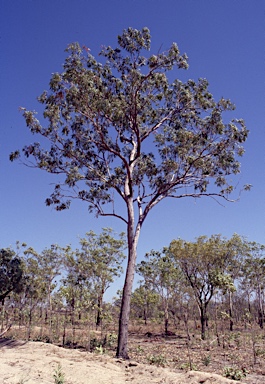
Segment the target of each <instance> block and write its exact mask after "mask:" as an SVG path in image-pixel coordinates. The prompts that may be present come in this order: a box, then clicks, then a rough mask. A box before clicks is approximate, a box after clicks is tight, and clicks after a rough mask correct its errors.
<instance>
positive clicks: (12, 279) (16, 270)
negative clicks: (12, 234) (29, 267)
mask: <svg viewBox="0 0 265 384" xmlns="http://www.w3.org/2000/svg"><path fill="white" fill-rule="evenodd" d="M22 277H23V266H22V261H21V259H20V258H19V257H18V256H16V254H15V252H14V251H12V250H11V249H0V302H2V304H4V300H5V298H6V296H7V295H8V294H9V293H10V292H12V291H14V292H17V293H19V292H21V290H22V288H23V282H22Z"/></svg>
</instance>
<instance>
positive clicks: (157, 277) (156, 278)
mask: <svg viewBox="0 0 265 384" xmlns="http://www.w3.org/2000/svg"><path fill="white" fill-rule="evenodd" d="M145 257H146V259H147V260H143V261H141V263H140V264H138V265H137V273H138V274H139V275H140V276H142V278H143V280H142V283H144V285H146V286H148V287H150V288H152V289H153V290H155V291H156V292H157V293H158V294H159V296H160V298H161V300H162V307H163V312H164V327H165V334H166V335H167V334H168V325H169V301H170V298H172V296H173V293H174V291H175V290H176V287H177V286H178V285H179V283H180V281H181V272H180V270H179V268H178V265H177V264H176V261H175V260H174V258H172V257H170V254H169V252H168V249H167V248H164V249H163V250H162V252H159V251H154V250H152V251H151V252H149V253H147V254H146V255H145Z"/></svg>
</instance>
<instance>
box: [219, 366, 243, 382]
mask: <svg viewBox="0 0 265 384" xmlns="http://www.w3.org/2000/svg"><path fill="white" fill-rule="evenodd" d="M247 374H248V371H247V370H246V368H242V369H239V368H236V367H225V368H224V376H225V377H227V378H228V379H232V380H238V381H239V380H241V379H244V377H246V376H247Z"/></svg>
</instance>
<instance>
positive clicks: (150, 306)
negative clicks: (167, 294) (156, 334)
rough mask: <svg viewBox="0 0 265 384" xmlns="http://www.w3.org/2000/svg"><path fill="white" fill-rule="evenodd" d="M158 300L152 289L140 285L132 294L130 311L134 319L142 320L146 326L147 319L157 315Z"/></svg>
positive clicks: (157, 295)
mask: <svg viewBox="0 0 265 384" xmlns="http://www.w3.org/2000/svg"><path fill="white" fill-rule="evenodd" d="M159 300H160V297H159V294H158V293H157V292H156V291H155V290H154V289H151V288H148V287H147V286H146V284H140V286H139V287H137V288H136V289H135V290H134V291H133V293H132V299H131V310H132V311H133V313H134V316H135V317H137V318H143V319H144V324H145V325H147V322H148V319H150V318H151V317H153V316H154V315H156V313H157V308H158V304H159Z"/></svg>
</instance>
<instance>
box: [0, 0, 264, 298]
mask: <svg viewBox="0 0 265 384" xmlns="http://www.w3.org/2000/svg"><path fill="white" fill-rule="evenodd" d="M129 26H130V27H133V28H139V29H140V28H142V27H145V26H147V27H148V28H149V29H150V31H151V35H152V50H153V51H157V50H158V49H159V48H160V47H161V45H162V49H166V48H167V47H169V46H170V44H171V43H172V42H173V41H174V42H176V43H177V44H178V45H179V47H180V50H181V52H186V53H187V54H188V56H189V64H190V68H189V70H188V73H187V75H188V77H189V78H193V79H195V80H197V79H198V78H199V77H206V78H207V79H208V80H209V82H210V90H211V92H212V93H213V95H214V97H215V98H216V99H218V98H219V97H221V96H223V97H226V98H230V99H231V100H232V101H233V102H234V103H235V104H236V106H237V109H236V111H235V113H234V116H235V117H237V118H241V117H242V118H244V119H245V121H246V124H247V127H248V129H249V130H250V135H249V139H248V141H247V143H246V146H245V149H246V153H245V155H244V157H243V158H242V161H241V163H242V172H241V175H240V176H239V177H238V182H239V185H241V186H242V185H243V184H246V183H250V184H253V189H252V191H251V192H248V193H244V194H243V195H242V197H241V199H240V202H237V203H233V204H229V203H226V204H225V206H221V205H218V204H217V203H215V202H214V201H212V200H209V199H200V200H196V201H193V200H191V199H187V200H185V199H183V200H182V201H181V200H177V201H176V200H166V201H165V202H163V203H161V204H160V205H158V206H157V207H156V208H155V209H154V210H153V211H152V212H151V214H150V216H149V218H148V219H147V221H146V222H145V224H144V227H143V230H142V234H141V239H140V243H139V247H138V255H139V256H138V257H139V260H140V259H141V258H142V257H143V256H144V254H145V252H147V251H149V250H150V249H161V248H162V247H163V246H166V245H168V244H169V243H170V241H171V240H172V239H174V238H177V237H180V238H183V239H186V240H193V239H195V237H197V236H200V235H208V236H210V235H211V234H217V233H221V234H222V235H223V236H226V237H231V236H232V234H233V233H235V232H236V233H238V234H240V235H244V236H246V237H247V238H248V239H249V240H251V241H252V240H253V241H257V242H260V243H265V215H264V213H265V209H264V208H265V204H264V202H265V193H264V186H265V179H264V174H265V171H264V165H265V161H264V160H265V139H264V137H265V131H264V110H265V108H264V107H265V106H264V100H265V98H264V96H265V93H264V89H265V88H264V86H265V70H264V69H265V55H264V53H265V2H264V1H263V0H260V1H259V0H256V1H250V0H216V1H214V0H163V1H162V0H123V1H122V0H108V1H107V0H97V1H94V0H75V1H74V0H45V1H43V0H10V1H7V0H0V69H1V71H0V92H1V103H0V117H1V119H0V132H1V140H0V180H1V184H0V247H8V246H12V245H14V244H15V242H16V240H19V241H21V242H26V243H27V244H28V245H30V246H33V247H34V248H35V249H37V250H38V251H41V250H43V249H44V248H45V247H49V246H50V245H51V244H53V243H58V244H59V245H62V246H63V245H66V244H72V246H73V248H75V247H77V246H78V236H84V234H85V232H87V231H89V230H94V231H95V232H97V233H99V232H100V231H101V228H102V227H106V226H108V227H112V228H113V229H115V230H116V231H117V232H120V231H122V230H124V227H123V225H122V223H120V222H119V221H117V219H116V220H115V219H113V220H112V219H107V218H101V219H96V218H95V217H94V216H93V215H91V214H89V213H88V212H87V207H86V205H85V204H84V203H81V202H80V203H78V202H74V203H73V204H72V206H71V209H70V210H68V211H63V212H56V211H54V210H53V209H52V208H50V207H46V206H45V204H44V201H45V198H46V197H48V196H49V193H50V192H51V191H52V186H51V183H53V177H52V175H48V174H46V173H44V172H42V171H40V170H34V169H29V168H26V167H25V166H23V165H20V164H19V162H15V163H10V162H9V159H8V157H9V154H10V152H12V151H13V150H15V149H21V148H22V147H23V145H25V144H29V143H30V142H31V141H34V140H35V138H33V137H32V136H31V134H30V133H29V132H28V131H27V128H26V126H25V123H24V121H23V118H22V116H21V114H20V112H19V110H18V109H19V107H20V106H23V107H26V108H27V109H36V110H38V109H40V108H39V105H38V103H37V102H36V97H37V96H38V95H40V94H41V93H42V91H43V90H44V89H47V88H48V83H49V80H50V77H51V73H52V72H57V71H61V68H62V64H63V62H64V58H65V53H64V49H65V48H66V46H67V45H68V44H69V43H70V42H73V41H78V42H80V44H81V45H86V46H88V47H89V48H90V49H91V51H92V54H94V55H97V53H98V52H99V51H100V47H101V45H102V44H104V45H113V46H116V38H117V35H118V34H120V33H121V32H122V30H123V29H125V28H127V27H129ZM174 75H175V76H176V77H177V76H178V71H177V70H176V73H175V74H173V76H174ZM175 76H174V77H175ZM121 286H122V282H118V283H117V284H116V285H115V289H114V288H113V292H114V293H115V290H116V289H117V288H121Z"/></svg>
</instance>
